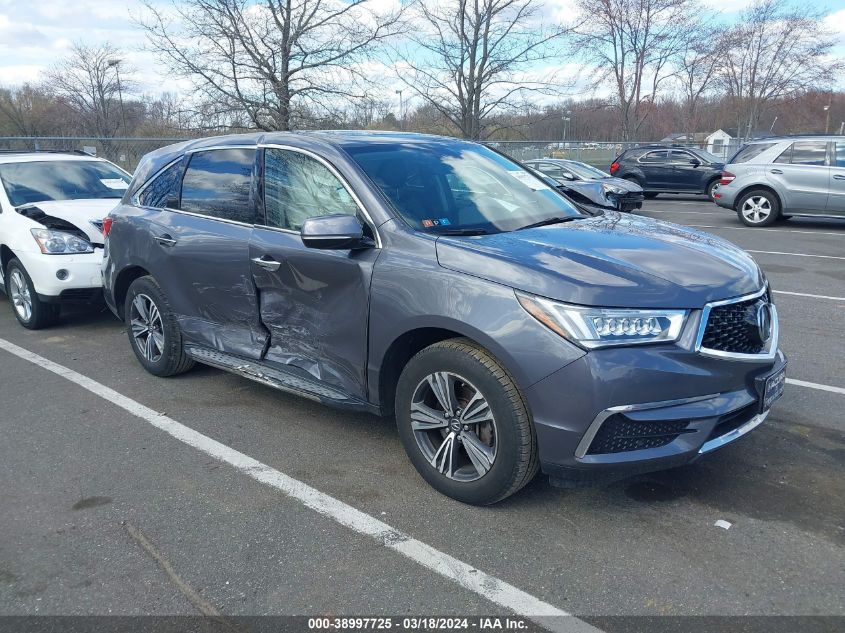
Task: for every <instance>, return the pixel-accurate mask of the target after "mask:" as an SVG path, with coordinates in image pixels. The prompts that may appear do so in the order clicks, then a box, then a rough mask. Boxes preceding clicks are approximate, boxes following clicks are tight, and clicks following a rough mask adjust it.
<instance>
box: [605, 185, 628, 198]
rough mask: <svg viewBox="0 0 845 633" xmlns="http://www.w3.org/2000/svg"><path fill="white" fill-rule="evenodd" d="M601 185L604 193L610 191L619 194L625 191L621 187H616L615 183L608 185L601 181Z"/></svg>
mask: <svg viewBox="0 0 845 633" xmlns="http://www.w3.org/2000/svg"><path fill="white" fill-rule="evenodd" d="M601 187H602V189H604V192H605V193H606V194H607V193H612V194H615V195H617V196H621V195H622V194H624V193H625V190H624V189H623V188H622V187H617V186H616V185H608V184H607V183H602V186H601Z"/></svg>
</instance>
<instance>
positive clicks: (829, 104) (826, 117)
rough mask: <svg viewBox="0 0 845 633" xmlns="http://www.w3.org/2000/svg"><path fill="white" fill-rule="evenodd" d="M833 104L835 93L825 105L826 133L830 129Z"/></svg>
mask: <svg viewBox="0 0 845 633" xmlns="http://www.w3.org/2000/svg"><path fill="white" fill-rule="evenodd" d="M832 105H833V95H832V94H831V95H830V97H829V98H828V102H827V105H826V106H825V107H824V111H825V121H824V133H825V134H827V133H828V131H829V130H830V106H832Z"/></svg>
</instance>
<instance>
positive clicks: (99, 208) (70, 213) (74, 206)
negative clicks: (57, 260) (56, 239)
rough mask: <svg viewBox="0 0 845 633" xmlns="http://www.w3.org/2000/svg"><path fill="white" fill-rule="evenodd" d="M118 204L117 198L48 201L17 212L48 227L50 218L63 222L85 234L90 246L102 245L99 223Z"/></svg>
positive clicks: (22, 208) (27, 206)
mask: <svg viewBox="0 0 845 633" xmlns="http://www.w3.org/2000/svg"><path fill="white" fill-rule="evenodd" d="M118 204H120V200H119V199H117V198H106V199H100V198H97V199H92V200H50V201H47V202H36V203H33V204H28V205H25V206H23V207H18V209H17V211H18V213H20V214H21V215H25V216H27V217H28V218H30V219H31V220H33V221H35V222H38V223H39V224H44V225H45V226H48V227H49V225H50V218H58V219H59V220H64V221H65V222H68V223H70V224H72V225H73V226H75V227H76V228H78V229H79V230H80V231H82V232H83V233H85V235H87V236H88V239H89V240H90V241H91V243H92V244H102V243H103V233H102V231H100V229H99V228H98V227H99V226H101V225H100V224H99V223H100V222H102V220H103V218H104V217H106V216H107V215H108V214H109V212H110V211H111V210H112V209H114V208H115V207H116V206H117V205H118ZM39 211H40V212H41V213H39ZM44 216H46V217H44ZM92 222H97V223H98V224H97V226H94V225H93V224H91V223H92ZM57 228H58V227H57Z"/></svg>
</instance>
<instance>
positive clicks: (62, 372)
mask: <svg viewBox="0 0 845 633" xmlns="http://www.w3.org/2000/svg"><path fill="white" fill-rule="evenodd" d="M0 349H4V350H6V351H7V352H9V353H10V354H13V355H14V356H17V357H18V358H21V359H23V360H25V361H28V362H30V363H33V364H34V365H37V366H38V367H41V368H43V369H46V370H47V371H50V372H53V373H54V374H56V375H58V376H61V377H62V378H65V379H67V380H69V381H70V382H72V383H75V384H77V385H79V386H80V387H82V388H83V389H86V390H88V391H90V392H91V393H93V394H94V395H96V396H99V397H100V398H103V399H104V400H106V401H107V402H109V403H111V404H113V405H115V406H118V407H120V408H121V409H123V410H125V411H127V412H128V413H131V414H132V415H134V416H135V417H138V418H140V419H142V420H144V421H145V422H148V423H149V424H151V425H152V426H154V427H156V428H157V429H159V430H161V431H164V432H165V433H167V434H169V435H171V436H172V437H174V438H176V439H177V440H179V441H180V442H182V443H184V444H187V445H188V446H190V447H192V448H195V449H197V450H199V451H201V452H203V453H205V454H206V455H209V456H211V457H213V458H215V459H218V460H220V461H222V462H225V463H227V464H229V465H230V466H233V467H235V468H236V469H237V470H239V471H240V472H241V473H243V474H245V475H247V476H249V477H252V478H253V479H255V480H256V481H259V482H261V483H263V484H266V485H268V486H271V487H273V488H275V489H277V490H279V491H280V492H282V493H283V494H285V495H287V496H288V497H290V498H291V499H294V500H296V501H299V502H300V503H301V504H302V505H304V506H305V507H307V508H310V509H311V510H314V511H315V512H318V513H319V514H321V515H323V516H324V517H326V518H328V519H331V520H333V521H335V522H337V523H339V524H341V525H343V526H345V527H348V528H349V529H351V530H353V531H354V532H357V533H358V534H363V535H364V536H369V537H370V538H372V539H374V540H376V541H377V542H379V543H381V544H382V545H384V547H386V548H388V549H390V550H393V551H394V552H397V553H399V554H401V555H403V556H405V557H406V558H409V559H410V560H412V561H413V562H415V563H417V564H419V565H421V566H422V567H425V568H426V569H429V570H431V571H433V572H435V573H437V574H440V575H441V576H443V577H445V578H447V579H448V580H451V581H452V582H454V583H456V584H458V585H460V586H461V587H463V588H465V589H468V590H469V591H472V592H474V593H476V594H478V595H479V596H481V597H482V598H485V599H487V600H489V601H490V602H492V603H493V604H496V605H499V606H501V607H504V608H506V609H510V610H511V611H513V612H514V613H515V614H517V615H519V616H522V617H525V618H528V619H530V620H533V621H534V622H536V623H537V624H539V625H540V626H543V627H544V628H546V629H548V630H550V631H556V632H560V633H599V632H600V629H597V628H595V627H594V626H592V625H590V624H588V623H586V622H584V621H583V620H580V619H578V618H576V617H574V616H573V615H571V614H570V613H567V612H566V611H563V610H562V609H559V608H557V607H555V606H553V605H551V604H549V603H548V602H544V601H542V600H540V599H539V598H536V597H534V596H532V595H531V594H529V593H526V592H524V591H522V590H521V589H517V588H516V587H514V586H513V585H510V584H508V583H506V582H504V581H503V580H499V579H498V578H496V577H495V576H491V575H489V574H486V573H484V572H483V571H481V570H479V569H476V568H474V567H473V566H472V565H468V564H467V563H465V562H463V561H461V560H459V559H457V558H454V557H453V556H450V555H449V554H446V553H444V552H441V551H440V550H437V549H435V548H433V547H431V546H430V545H427V544H426V543H423V542H422V541H418V540H417V539H415V538H412V537H410V536H408V535H407V534H405V533H403V532H400V531H399V530H397V529H395V528H393V527H391V526H390V525H388V524H387V523H384V522H383V521H379V520H378V519H376V518H375V517H373V516H370V515H369V514H367V513H365V512H361V511H360V510H358V509H356V508H354V507H352V506H350V505H348V504H346V503H344V502H343V501H340V500H339V499H335V498H334V497H332V496H330V495H327V494H325V493H324V492H320V491H319V490H317V489H316V488H312V487H311V486H309V485H308V484H306V483H304V482H302V481H299V480H298V479H294V478H293V477H290V476H288V475H286V474H284V473H283V472H281V471H278V470H276V469H275V468H271V467H270V466H267V465H266V464H263V463H261V462H259V461H258V460H256V459H253V458H252V457H250V456H249V455H245V454H244V453H241V452H239V451H236V450H235V449H233V448H230V447H229V446H226V445H225V444H222V443H220V442H218V441H217V440H213V439H211V438H210V437H208V436H206V435H203V434H202V433H200V432H198V431H195V430H194V429H192V428H190V427H187V426H185V425H184V424H181V423H179V422H177V421H176V420H174V419H173V418H170V417H168V416H167V415H164V414H161V413H158V412H156V411H154V410H152V409H150V408H149V407H146V406H144V405H143V404H141V403H140V402H136V401H135V400H132V399H131V398H129V397H127V396H124V395H123V394H121V393H118V392H117V391H115V390H114V389H111V388H110V387H106V386H105V385H103V384H101V383H99V382H97V381H96V380H93V379H91V378H88V377H87V376H84V375H83V374H80V373H78V372H76V371H74V370H72V369H69V368H67V367H65V366H64V365H59V364H58V363H54V362H53V361H51V360H49V359H47V358H44V357H43V356H39V355H38V354H36V353H34V352H30V351H29V350H27V349H24V348H23V347H18V346H17V345H15V344H14V343H11V342H9V341H7V340H5V339H2V338H0Z"/></svg>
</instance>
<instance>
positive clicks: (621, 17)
mask: <svg viewBox="0 0 845 633" xmlns="http://www.w3.org/2000/svg"><path fill="white" fill-rule="evenodd" d="M577 6H578V9H579V11H580V12H581V14H582V15H584V16H589V17H588V19H587V20H586V21H585V23H584V26H583V27H582V28H580V29H579V30H578V37H576V38H575V43H576V47H577V51H579V52H580V54H581V55H583V56H584V58H585V59H586V61H587V62H588V63H589V64H592V65H594V66H595V68H596V69H597V71H598V72H597V74H596V75H595V79H596V85H600V84H602V83H603V82H606V81H608V80H610V81H611V82H612V84H613V88H614V92H615V97H616V102H617V107H618V109H619V120H620V125H621V132H622V138H623V140H630V139H634V138H636V137H637V135H638V133H639V130H640V127H641V126H642V124H643V122H644V121H645V119H646V118H647V117H648V115H649V113H650V112H651V111H652V110H653V109H654V107H655V104H656V102H657V99H658V96H659V94H660V91H661V88H662V87H663V84H664V83H665V82H666V81H667V80H668V79H669V78H670V77H672V76H673V75H674V73H675V72H676V66H675V65H674V62H675V61H676V59H677V57H678V55H679V53H680V52H681V51H682V50H683V49H684V47H685V44H686V42H687V40H688V37H689V33H690V31H691V29H692V28H693V26H694V24H695V22H696V20H697V18H698V15H699V7H698V5H697V2H696V0H577Z"/></svg>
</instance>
